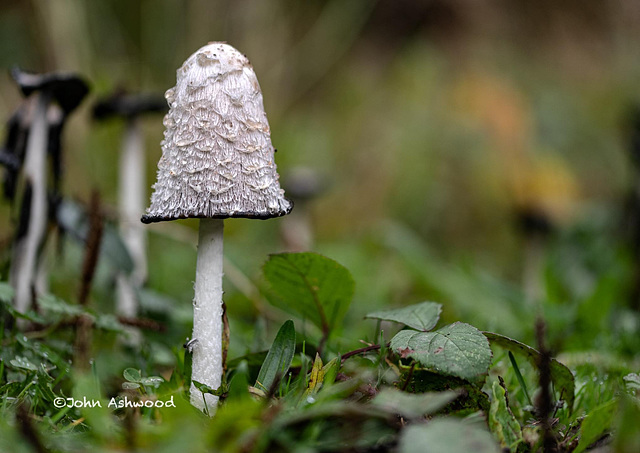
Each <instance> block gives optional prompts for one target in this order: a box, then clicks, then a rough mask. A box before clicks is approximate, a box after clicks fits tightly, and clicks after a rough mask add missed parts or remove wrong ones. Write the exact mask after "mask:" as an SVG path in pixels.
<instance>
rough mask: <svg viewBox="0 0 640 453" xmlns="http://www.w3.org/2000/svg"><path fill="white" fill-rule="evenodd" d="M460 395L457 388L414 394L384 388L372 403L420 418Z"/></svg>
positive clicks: (405, 415)
mask: <svg viewBox="0 0 640 453" xmlns="http://www.w3.org/2000/svg"><path fill="white" fill-rule="evenodd" d="M460 395H461V392H459V391H455V390H447V391H444V392H427V393H419V394H412V393H407V392H402V391H400V390H396V389H393V388H384V389H382V390H381V391H380V392H379V393H378V394H377V395H376V396H375V398H374V399H373V401H372V402H371V403H372V404H373V405H374V406H376V407H380V408H382V409H384V410H385V411H387V412H390V413H392V414H394V415H402V416H403V417H405V418H418V417H422V416H423V415H431V414H434V413H436V412H438V411H439V410H440V409H443V408H444V407H445V406H446V405H447V404H449V403H451V402H452V401H454V400H456V399H457V398H458V397H459V396H460Z"/></svg>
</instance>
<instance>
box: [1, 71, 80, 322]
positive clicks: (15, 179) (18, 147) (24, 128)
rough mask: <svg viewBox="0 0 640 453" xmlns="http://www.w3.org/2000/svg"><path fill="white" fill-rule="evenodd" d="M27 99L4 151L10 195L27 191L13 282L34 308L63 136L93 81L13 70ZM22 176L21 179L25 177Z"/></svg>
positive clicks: (19, 299) (22, 302) (21, 303)
mask: <svg viewBox="0 0 640 453" xmlns="http://www.w3.org/2000/svg"><path fill="white" fill-rule="evenodd" d="M11 74H12V76H13V78H14V80H15V81H16V82H17V84H18V85H19V87H20V89H21V91H22V93H23V94H24V95H25V96H26V97H27V98H26V99H25V101H24V102H23V104H22V105H21V106H20V108H19V109H18V110H17V112H16V113H15V114H14V115H13V116H12V118H11V119H10V121H9V131H8V132H9V133H8V135H7V141H6V146H5V148H4V150H3V152H2V155H3V156H5V158H3V159H2V161H3V162H7V163H9V165H6V169H5V178H4V192H5V196H6V197H7V198H9V199H10V200H12V201H13V200H14V199H15V198H16V194H17V191H18V186H19V182H20V181H22V185H23V187H24V189H23V191H22V201H21V203H22V204H21V215H20V222H19V225H18V234H17V237H16V240H15V243H14V249H13V254H12V260H11V271H10V281H11V284H12V286H13V287H14V290H15V299H14V300H15V307H16V309H18V311H22V312H24V311H25V310H27V309H28V307H29V305H30V301H31V295H32V291H33V284H34V275H35V269H36V266H37V257H38V250H39V249H40V247H41V245H42V243H43V241H44V236H45V231H46V226H47V219H48V213H49V211H51V209H50V206H49V199H57V198H58V197H57V191H58V189H59V184H60V183H59V181H60V174H61V152H60V137H61V132H62V128H63V126H64V122H65V119H66V118H67V116H68V115H69V114H70V113H71V111H73V110H74V109H75V108H76V107H77V106H78V105H79V104H80V102H81V101H82V99H83V98H84V96H85V95H86V94H87V93H88V90H89V89H88V86H87V84H86V83H85V82H84V81H82V80H81V79H80V78H79V77H77V76H75V75H71V74H57V73H51V74H32V73H28V72H24V71H21V70H19V69H14V70H13V71H12V72H11ZM47 155H49V156H51V160H52V165H51V166H52V170H53V175H54V177H53V185H54V193H53V194H52V196H51V197H49V196H48V193H47V179H48V177H47V174H48V172H47ZM20 176H21V177H20Z"/></svg>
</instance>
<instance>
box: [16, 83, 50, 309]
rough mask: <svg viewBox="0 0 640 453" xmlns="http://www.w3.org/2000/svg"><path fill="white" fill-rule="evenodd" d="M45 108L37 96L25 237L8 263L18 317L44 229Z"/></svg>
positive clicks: (24, 306) (30, 143)
mask: <svg viewBox="0 0 640 453" xmlns="http://www.w3.org/2000/svg"><path fill="white" fill-rule="evenodd" d="M47 105H48V99H47V97H46V96H45V95H43V94H38V95H37V97H36V99H35V105H34V106H33V113H32V114H33V117H32V122H31V129H30V131H29V138H28V139H27V147H26V155H25V164H24V179H25V184H28V185H30V186H31V206H30V209H29V226H28V228H27V232H26V236H25V237H23V238H22V239H20V240H19V241H18V242H17V243H16V245H15V246H14V249H13V257H12V260H11V263H12V264H11V271H10V274H11V275H10V281H11V285H12V286H13V288H14V291H15V302H14V304H15V308H16V310H18V311H19V312H21V313H24V312H25V311H27V309H28V308H29V306H30V305H31V298H32V293H31V291H32V286H33V283H34V275H35V272H36V265H37V257H38V249H39V248H40V245H41V244H42V239H43V237H44V234H45V231H46V227H47V213H48V209H47V171H46V157H47V140H48V127H47Z"/></svg>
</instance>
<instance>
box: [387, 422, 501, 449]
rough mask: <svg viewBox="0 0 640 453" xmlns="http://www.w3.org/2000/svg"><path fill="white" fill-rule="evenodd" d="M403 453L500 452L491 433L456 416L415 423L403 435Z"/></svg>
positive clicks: (401, 443)
mask: <svg viewBox="0 0 640 453" xmlns="http://www.w3.org/2000/svg"><path fill="white" fill-rule="evenodd" d="M398 451H399V453H461V452H473V453H499V452H500V448H499V447H498V445H496V443H495V441H494V440H493V437H491V434H490V433H489V432H487V431H485V430H484V429H481V428H477V427H475V426H473V425H468V424H465V423H464V422H462V421H461V420H457V419H452V418H441V419H435V420H433V421H431V422H429V423H428V424H426V425H411V426H409V427H407V428H405V429H404V430H403V431H402V434H401V435H400V447H399V449H398Z"/></svg>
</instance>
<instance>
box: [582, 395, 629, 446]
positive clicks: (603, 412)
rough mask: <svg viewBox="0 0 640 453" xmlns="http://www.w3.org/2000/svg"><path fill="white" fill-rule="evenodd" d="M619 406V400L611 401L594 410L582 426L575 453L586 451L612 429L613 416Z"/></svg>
mask: <svg viewBox="0 0 640 453" xmlns="http://www.w3.org/2000/svg"><path fill="white" fill-rule="evenodd" d="M617 406H618V401H617V400H611V401H608V402H606V403H604V404H603V405H601V406H598V407H596V408H595V409H593V410H592V411H591V412H589V414H587V416H586V417H585V419H584V420H583V421H582V424H581V425H580V435H579V438H580V440H579V441H578V445H577V446H576V449H575V450H573V453H581V452H583V451H585V450H586V449H587V448H588V447H589V445H591V444H592V443H594V442H595V441H596V440H598V439H600V437H602V435H603V434H604V433H605V432H606V431H608V430H609V429H610V428H611V423H612V420H613V414H614V412H615V410H616V407H617Z"/></svg>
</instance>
